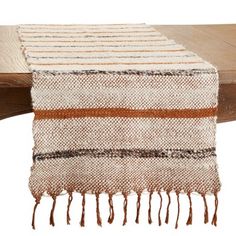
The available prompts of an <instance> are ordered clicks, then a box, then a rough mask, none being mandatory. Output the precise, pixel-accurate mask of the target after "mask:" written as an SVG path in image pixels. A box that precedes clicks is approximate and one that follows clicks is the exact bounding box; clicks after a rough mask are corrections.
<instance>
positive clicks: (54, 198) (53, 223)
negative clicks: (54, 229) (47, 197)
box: [49, 196, 57, 226]
mask: <svg viewBox="0 0 236 236" xmlns="http://www.w3.org/2000/svg"><path fill="white" fill-rule="evenodd" d="M52 199H53V204H52V209H51V213H50V220H49V224H50V225H52V226H55V222H54V210H55V206H56V199H57V198H56V196H52Z"/></svg>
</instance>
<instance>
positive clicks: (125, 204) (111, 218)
mask: <svg viewBox="0 0 236 236" xmlns="http://www.w3.org/2000/svg"><path fill="white" fill-rule="evenodd" d="M175 193H176V199H177V207H178V208H177V217H176V222H175V228H176V229H177V228H178V221H179V217H180V199H179V197H180V192H179V191H176V192H175ZM85 194H86V193H85V192H81V196H82V213H81V220H80V226H81V227H83V226H84V225H85ZM122 194H123V197H124V201H123V211H124V219H123V225H125V224H126V223H127V207H128V193H127V192H122ZM157 194H158V195H159V198H160V205H159V210H158V225H159V226H161V224H162V220H161V210H162V205H163V196H162V194H161V191H160V190H159V191H157ZM166 194H167V197H168V203H167V208H166V217H165V223H166V224H168V222H169V208H170V204H171V196H170V191H167V192H166ZM68 195H69V196H68V204H67V212H66V221H67V224H68V225H69V224H70V220H71V218H70V206H71V202H72V200H73V193H72V191H68ZM113 195H114V193H108V204H109V217H108V220H107V221H108V223H109V224H111V223H112V222H113V221H114V216H115V214H114V206H113V199H112V198H113ZM99 196H100V192H96V193H95V197H96V216H97V224H98V225H99V226H102V218H101V215H100V209H99ZM141 196H142V192H137V202H136V219H135V222H136V223H137V224H138V223H139V216H140V208H141ZM152 196H153V190H150V191H149V203H148V204H149V208H148V223H149V224H151V223H152V216H151V205H152V204H151V202H152ZM187 196H188V200H189V215H188V219H187V221H186V225H191V224H192V219H193V209H192V199H191V192H187ZM201 196H202V198H203V203H204V223H205V224H206V223H208V221H209V217H208V206H207V200H206V194H205V193H201ZM51 197H52V199H53V203H52V208H51V212H50V219H49V224H50V225H52V226H55V222H54V211H55V207H56V199H57V195H55V194H51ZM214 197H215V211H214V214H213V217H212V221H211V224H212V225H214V226H217V210H218V196H217V192H215V193H214ZM40 200H41V197H38V196H37V197H35V205H34V208H33V214H32V228H33V229H35V214H36V209H37V207H38V205H39V204H40Z"/></svg>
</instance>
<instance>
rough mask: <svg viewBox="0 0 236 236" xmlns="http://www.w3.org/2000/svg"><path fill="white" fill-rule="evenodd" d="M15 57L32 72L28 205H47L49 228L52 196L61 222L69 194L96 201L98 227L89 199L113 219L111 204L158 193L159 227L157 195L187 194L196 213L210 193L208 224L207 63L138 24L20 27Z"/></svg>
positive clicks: (212, 93) (215, 186) (211, 105)
mask: <svg viewBox="0 0 236 236" xmlns="http://www.w3.org/2000/svg"><path fill="white" fill-rule="evenodd" d="M18 32H19V36H20V40H21V42H22V50H23V53H24V55H25V57H26V60H27V62H28V65H29V68H30V69H31V71H32V73H33V85H32V89H31V95H32V101H33V110H34V113H35V118H34V122H33V135H34V142H35V144H34V149H33V166H32V169H31V176H30V180H29V187H30V190H31V192H32V194H33V196H34V198H35V199H36V204H35V207H34V213H33V222H32V226H33V228H34V227H35V223H34V220H35V210H36V207H37V206H38V204H39V202H40V199H41V197H42V196H43V194H44V193H47V194H49V195H50V196H51V197H52V198H53V205H52V210H51V214H50V224H51V225H54V224H55V223H54V217H53V214H54V209H55V206H56V199H57V196H58V195H60V194H61V193H62V191H66V192H67V193H68V196H69V198H68V207H67V223H68V224H69V223H70V216H69V209H70V204H71V201H72V199H73V193H75V192H79V193H81V195H82V215H81V222H80V224H81V226H84V222H85V196H86V194H88V193H92V194H95V196H96V214H97V223H98V225H101V224H102V219H101V216H100V211H99V195H100V194H102V193H106V194H107V195H108V203H109V207H110V216H109V219H108V222H109V223H112V221H113V219H114V207H113V202H112V197H113V195H115V194H118V193H122V194H123V195H124V221H123V224H125V223H126V221H127V206H128V205H127V204H128V195H129V194H130V193H132V192H135V193H136V194H137V216H136V222H137V223H138V222H139V212H140V205H141V195H142V193H143V192H144V191H148V192H149V194H150V195H149V210H148V220H149V223H151V222H152V218H151V199H152V194H153V193H154V192H156V193H158V194H159V197H160V209H159V218H158V223H159V225H160V224H161V209H162V196H163V191H165V192H166V194H167V197H168V199H169V204H168V205H167V210H166V218H165V222H166V223H168V219H169V206H170V201H171V198H170V192H172V191H173V192H175V193H176V196H177V201H178V215H177V219H176V225H175V227H176V228H177V227H178V219H179V215H180V203H179V194H180V193H185V194H186V196H187V197H188V198H187V199H189V203H190V207H189V217H188V219H187V224H191V223H192V201H191V193H192V192H197V193H199V194H200V195H201V196H202V198H203V203H204V206H205V212H204V222H205V223H207V222H208V207H207V201H206V194H214V195H215V212H214V214H213V218H212V224H214V225H216V219H217V217H216V212H217V207H218V198H217V192H218V191H219V190H220V181H219V177H218V170H217V168H218V167H217V163H216V150H215V132H216V114H217V105H218V103H217V98H218V73H217V69H216V68H215V67H214V66H213V65H211V64H210V63H208V62H206V61H204V60H203V59H202V58H200V57H199V56H198V55H196V54H195V53H193V52H190V51H188V50H186V49H185V47H184V46H182V45H179V44H177V43H176V42H175V41H173V40H170V39H167V38H166V37H165V36H164V35H162V34H161V33H159V32H157V31H156V30H155V29H154V28H152V27H151V26H149V25H146V24H122V25H118V24H117V25H20V26H19V28H18Z"/></svg>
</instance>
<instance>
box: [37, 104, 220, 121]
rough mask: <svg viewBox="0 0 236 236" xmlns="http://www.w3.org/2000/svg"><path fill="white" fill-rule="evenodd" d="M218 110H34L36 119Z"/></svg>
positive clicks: (174, 115) (173, 115)
mask: <svg viewBox="0 0 236 236" xmlns="http://www.w3.org/2000/svg"><path fill="white" fill-rule="evenodd" d="M216 112H217V107H214V108H201V109H129V108H78V109H73V108H71V109H57V110H34V113H35V120H41V119H67V118H79V117H129V118H133V117H134V118H135V117H136V118H141V117H143V118H145V117H150V118H151V117H153V118H202V117H209V116H216Z"/></svg>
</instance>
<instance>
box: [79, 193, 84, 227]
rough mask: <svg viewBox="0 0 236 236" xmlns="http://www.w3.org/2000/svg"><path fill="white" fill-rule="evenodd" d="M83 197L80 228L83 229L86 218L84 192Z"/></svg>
mask: <svg viewBox="0 0 236 236" xmlns="http://www.w3.org/2000/svg"><path fill="white" fill-rule="evenodd" d="M81 195H82V214H81V220H80V226H81V227H84V216H85V192H82V193H81Z"/></svg>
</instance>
